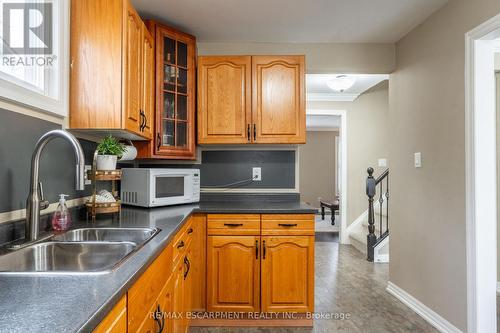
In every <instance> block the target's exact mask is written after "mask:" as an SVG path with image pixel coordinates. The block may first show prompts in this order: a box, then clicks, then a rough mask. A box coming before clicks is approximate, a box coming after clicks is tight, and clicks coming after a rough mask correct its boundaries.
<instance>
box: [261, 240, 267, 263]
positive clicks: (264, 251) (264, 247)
mask: <svg viewBox="0 0 500 333" xmlns="http://www.w3.org/2000/svg"><path fill="white" fill-rule="evenodd" d="M262 259H264V260H265V259H266V241H265V240H264V241H262Z"/></svg>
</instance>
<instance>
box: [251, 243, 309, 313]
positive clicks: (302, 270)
mask: <svg viewBox="0 0 500 333" xmlns="http://www.w3.org/2000/svg"><path fill="white" fill-rule="evenodd" d="M262 248H263V249H262V252H263V254H262V261H261V263H262V264H261V269H262V274H261V276H262V281H261V288H262V291H261V295H262V296H261V302H262V303H261V304H262V311H263V312H286V311H290V312H309V311H310V312H312V311H313V310H314V236H264V237H262ZM264 253H265V254H264Z"/></svg>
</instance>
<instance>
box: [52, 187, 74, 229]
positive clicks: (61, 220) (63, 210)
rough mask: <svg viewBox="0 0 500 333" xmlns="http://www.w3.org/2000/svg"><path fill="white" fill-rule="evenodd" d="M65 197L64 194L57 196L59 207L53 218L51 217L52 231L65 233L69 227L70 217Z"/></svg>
mask: <svg viewBox="0 0 500 333" xmlns="http://www.w3.org/2000/svg"><path fill="white" fill-rule="evenodd" d="M67 196H68V195H66V194H59V205H58V206H57V209H56V212H55V213H54V216H52V229H53V230H54V231H65V230H68V229H69V227H70V226H71V215H70V213H69V210H68V206H66V199H65V197H67Z"/></svg>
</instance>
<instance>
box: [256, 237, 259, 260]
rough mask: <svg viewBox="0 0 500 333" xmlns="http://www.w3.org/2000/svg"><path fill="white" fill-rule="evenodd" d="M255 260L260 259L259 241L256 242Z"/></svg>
mask: <svg viewBox="0 0 500 333" xmlns="http://www.w3.org/2000/svg"><path fill="white" fill-rule="evenodd" d="M255 259H259V241H258V240H256V241H255Z"/></svg>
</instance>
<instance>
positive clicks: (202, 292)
mask: <svg viewBox="0 0 500 333" xmlns="http://www.w3.org/2000/svg"><path fill="white" fill-rule="evenodd" d="M191 227H192V228H193V241H192V244H191V252H192V254H191V257H190V258H189V260H190V262H191V270H190V273H189V274H191V275H192V277H191V278H192V287H191V290H192V294H193V295H192V296H193V297H192V304H191V305H192V306H191V308H192V309H193V311H205V310H206V308H207V288H206V284H207V255H206V254H207V215H206V214H195V215H193V217H192V225H191Z"/></svg>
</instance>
